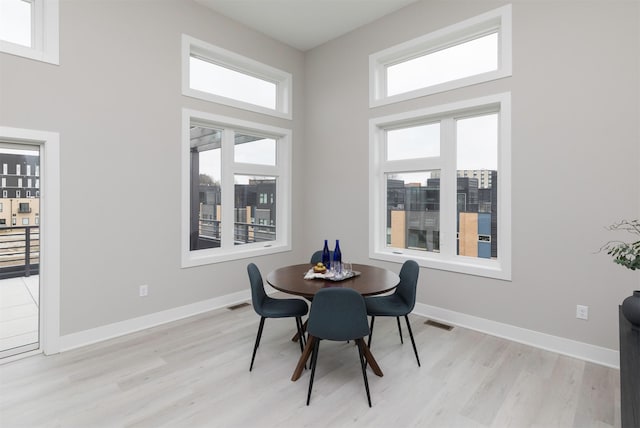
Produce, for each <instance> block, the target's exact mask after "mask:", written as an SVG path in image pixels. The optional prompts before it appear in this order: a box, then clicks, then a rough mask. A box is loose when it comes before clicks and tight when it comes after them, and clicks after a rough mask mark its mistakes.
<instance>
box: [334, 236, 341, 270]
mask: <svg viewBox="0 0 640 428" xmlns="http://www.w3.org/2000/svg"><path fill="white" fill-rule="evenodd" d="M333 270H334V271H335V272H337V273H340V272H342V253H341V252H340V240H339V239H336V248H335V250H333Z"/></svg>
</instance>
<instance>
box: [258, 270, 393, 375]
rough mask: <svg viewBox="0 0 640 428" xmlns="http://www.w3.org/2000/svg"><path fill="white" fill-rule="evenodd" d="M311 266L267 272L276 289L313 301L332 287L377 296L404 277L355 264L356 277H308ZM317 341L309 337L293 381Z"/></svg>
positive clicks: (372, 362)
mask: <svg viewBox="0 0 640 428" xmlns="http://www.w3.org/2000/svg"><path fill="white" fill-rule="evenodd" d="M311 268H312V265H311V264H309V263H303V264H299V265H292V266H285V267H281V268H278V269H276V270H274V271H273V272H271V273H269V275H267V282H268V283H269V284H270V285H271V286H272V287H273V288H275V289H276V290H279V291H282V292H284V293H288V294H294V295H296V296H302V297H305V298H307V299H309V300H313V296H314V294H316V292H318V290H321V289H323V288H328V287H342V288H352V289H354V290H356V291H357V292H359V293H360V294H361V295H363V296H374V295H376V294H382V293H386V292H389V291H391V290H393V289H394V288H396V287H397V286H398V284H399V283H400V277H399V276H398V275H396V274H395V273H393V272H391V271H389V270H387V269H384V268H379V267H377V266H370V265H361V264H356V263H354V264H353V265H352V270H353V273H354V276H351V277H350V278H347V279H341V280H339V281H337V280H332V279H328V278H322V277H316V278H312V279H305V276H307V275H306V274H307V273H308V272H309V269H311ZM305 325H306V322H305ZM296 338H297V335H296V336H294V340H296ZM314 340H316V339H315V338H314V337H313V336H310V337H309V341H307V344H306V346H305V348H304V351H303V353H302V355H301V356H300V359H299V360H298V364H297V365H296V368H295V370H294V371H293V375H292V376H291V380H292V381H296V380H298V379H299V378H300V376H301V375H302V371H303V369H304V367H305V365H306V362H307V360H308V359H309V357H310V356H311V351H312V348H313V341H314ZM360 340H362V339H360ZM362 343H363V352H364V358H365V359H366V360H367V363H368V365H369V366H370V367H371V369H372V370H373V372H374V373H375V374H376V375H378V376H382V375H383V374H382V369H380V366H379V365H378V363H377V361H376V359H375V358H374V357H373V354H371V351H370V350H369V347H368V346H367V345H366V344H365V343H364V341H362Z"/></svg>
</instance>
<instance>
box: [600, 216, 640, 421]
mask: <svg viewBox="0 0 640 428" xmlns="http://www.w3.org/2000/svg"><path fill="white" fill-rule="evenodd" d="M607 229H609V230H612V231H617V230H623V231H627V232H629V233H631V234H634V235H637V236H638V237H639V239H638V240H636V241H634V242H623V241H609V242H607V243H606V244H605V245H604V246H603V247H602V249H603V250H606V252H607V254H609V255H610V256H612V257H613V261H614V262H615V263H617V264H619V265H621V266H624V267H626V268H627V269H631V270H636V269H640V220H631V221H629V220H622V221H620V222H618V223H614V224H612V225H611V226H609V227H608V228H607ZM620 312H621V313H620V315H619V320H620V413H621V420H620V422H621V426H622V428H633V427H636V428H637V427H640V290H635V291H634V292H633V295H631V296H629V297H627V298H626V299H624V301H623V302H622V305H621V307H620Z"/></svg>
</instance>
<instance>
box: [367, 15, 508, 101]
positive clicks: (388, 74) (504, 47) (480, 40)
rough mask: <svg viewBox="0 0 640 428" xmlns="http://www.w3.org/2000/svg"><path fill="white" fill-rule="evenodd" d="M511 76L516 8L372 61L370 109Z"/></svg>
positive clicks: (398, 48) (451, 28)
mask: <svg viewBox="0 0 640 428" xmlns="http://www.w3.org/2000/svg"><path fill="white" fill-rule="evenodd" d="M510 75H511V6H510V5H507V6H504V7H501V8H499V9H496V10H493V11H490V12H487V13H485V14H483V15H479V16H477V17H474V18H471V19H468V20H466V21H463V22H460V23H458V24H455V25H452V26H449V27H446V28H443V29H441V30H438V31H434V32H432V33H429V34H426V35H424V36H422V37H418V38H416V39H413V40H409V41H407V42H405V43H401V44H399V45H396V46H392V47H390V48H388V49H385V50H383V51H380V52H377V53H375V54H372V55H370V57H369V81H370V91H369V92H370V100H369V105H370V106H371V107H376V106H379V105H384V104H389V103H394V102H398V101H403V100H407V99H411V98H416V97H421V96H425V95H429V94H433V93H437V92H443V91H448V90H451V89H455V88H460V87H463V86H469V85H473V84H477V83H481V82H486V81H489V80H494V79H499V78H502V77H506V76H510Z"/></svg>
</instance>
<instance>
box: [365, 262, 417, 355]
mask: <svg viewBox="0 0 640 428" xmlns="http://www.w3.org/2000/svg"><path fill="white" fill-rule="evenodd" d="M419 273H420V268H419V266H418V263H416V262H415V261H413V260H407V261H406V262H404V264H403V265H402V268H401V269H400V283H399V284H398V287H397V288H396V290H395V292H394V293H393V294H390V295H388V296H379V297H367V298H366V299H365V304H366V305H367V315H369V316H371V326H370V330H371V334H370V335H369V343H368V345H369V347H371V337H372V336H373V323H374V321H375V319H376V317H396V322H397V323H398V332H399V333H400V342H401V343H404V341H403V340H402V327H401V326H400V317H404V319H405V321H406V323H407V329H408V330H409V337H411V344H412V345H413V352H414V353H415V354H416V360H417V361H418V367H420V357H418V349H417V348H416V342H415V340H414V339H413V332H412V331H411V324H409V316H408V315H409V314H410V313H411V311H413V308H414V306H415V304H416V288H417V284H418V274H419Z"/></svg>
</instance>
